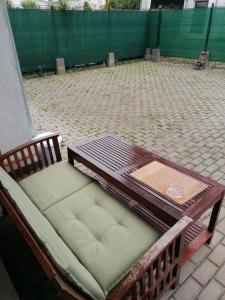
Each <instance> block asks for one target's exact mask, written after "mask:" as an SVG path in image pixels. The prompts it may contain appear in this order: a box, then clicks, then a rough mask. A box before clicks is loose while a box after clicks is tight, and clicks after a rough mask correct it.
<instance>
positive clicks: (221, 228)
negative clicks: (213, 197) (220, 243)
mask: <svg viewBox="0 0 225 300" xmlns="http://www.w3.org/2000/svg"><path fill="white" fill-rule="evenodd" d="M216 228H217V230H219V231H220V232H222V233H223V234H225V218H223V219H222V221H220V222H219V223H218V225H217V227H216Z"/></svg>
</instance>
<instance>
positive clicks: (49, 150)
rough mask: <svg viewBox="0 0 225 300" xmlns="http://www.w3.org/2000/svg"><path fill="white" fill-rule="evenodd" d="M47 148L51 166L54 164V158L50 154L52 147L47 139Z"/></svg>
mask: <svg viewBox="0 0 225 300" xmlns="http://www.w3.org/2000/svg"><path fill="white" fill-rule="evenodd" d="M46 142H47V146H48V152H49V156H50V159H51V162H52V164H54V158H53V154H52V147H51V146H50V142H49V139H47V141H46Z"/></svg>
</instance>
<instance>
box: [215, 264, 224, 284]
mask: <svg viewBox="0 0 225 300" xmlns="http://www.w3.org/2000/svg"><path fill="white" fill-rule="evenodd" d="M215 277H216V279H217V280H218V281H219V282H220V283H222V284H223V285H224V286H225V263H224V265H223V266H222V267H221V268H220V270H219V271H218V273H217V274H216V276H215Z"/></svg>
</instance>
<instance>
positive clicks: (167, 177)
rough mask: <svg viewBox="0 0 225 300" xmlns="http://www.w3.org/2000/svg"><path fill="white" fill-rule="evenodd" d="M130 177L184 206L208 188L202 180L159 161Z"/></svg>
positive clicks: (133, 173)
mask: <svg viewBox="0 0 225 300" xmlns="http://www.w3.org/2000/svg"><path fill="white" fill-rule="evenodd" d="M130 176H132V177H133V178H135V179H137V180H138V181H141V182H143V183H144V184H146V185H147V186H149V187H151V188H153V189H154V190H156V191H158V192H160V193H161V194H162V195H164V196H167V197H169V198H171V199H173V201H175V202H176V203H179V204H184V203H185V202H187V201H188V200H189V199H191V198H193V197H194V196H196V195H197V194H199V193H200V192H202V191H203V190H205V189H206V188H207V187H208V186H207V185H206V184H205V183H203V182H201V181H200V180H197V179H194V178H192V177H190V176H188V175H186V174H183V173H181V172H179V171H177V170H175V169H173V168H171V167H168V166H166V165H164V164H162V163H159V162H157V161H153V162H151V163H150V164H148V165H146V166H144V167H142V168H140V169H138V170H136V171H134V172H132V173H131V174H130Z"/></svg>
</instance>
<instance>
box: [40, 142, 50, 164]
mask: <svg viewBox="0 0 225 300" xmlns="http://www.w3.org/2000/svg"><path fill="white" fill-rule="evenodd" d="M40 145H41V154H42V156H43V158H44V162H45V166H46V167H48V165H49V163H48V159H47V155H46V152H45V147H44V143H43V141H41V142H40Z"/></svg>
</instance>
